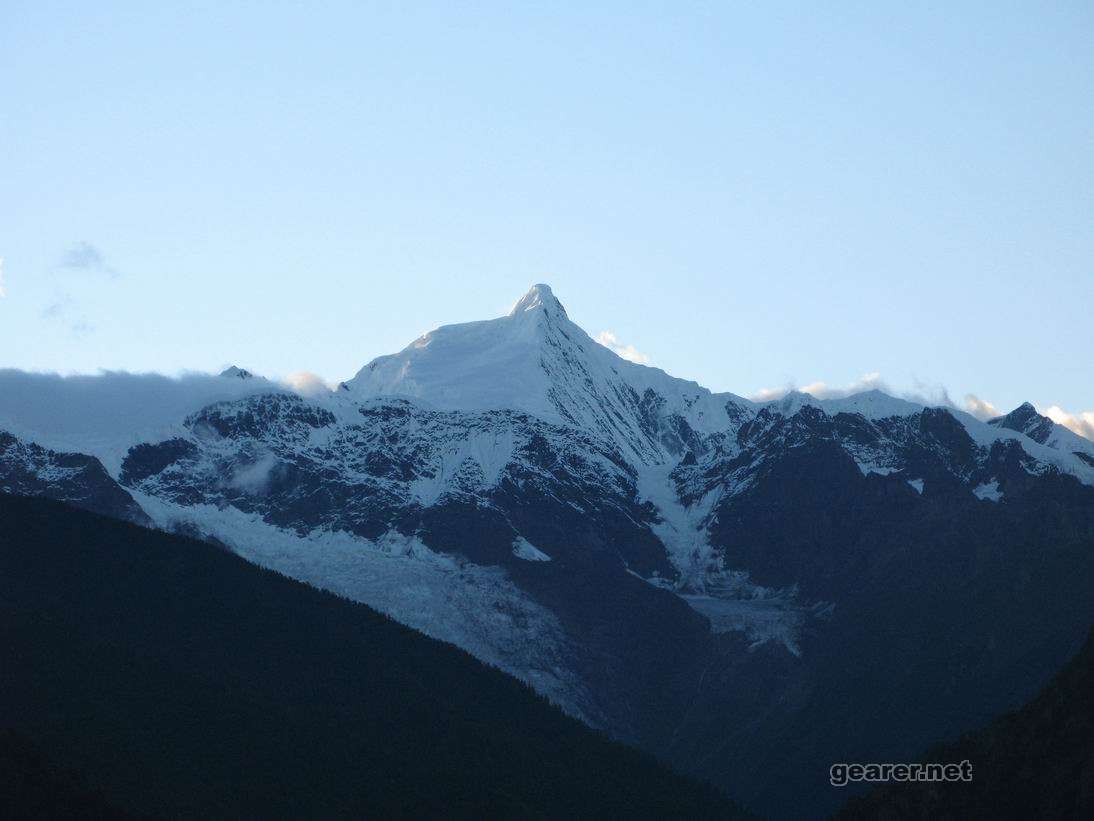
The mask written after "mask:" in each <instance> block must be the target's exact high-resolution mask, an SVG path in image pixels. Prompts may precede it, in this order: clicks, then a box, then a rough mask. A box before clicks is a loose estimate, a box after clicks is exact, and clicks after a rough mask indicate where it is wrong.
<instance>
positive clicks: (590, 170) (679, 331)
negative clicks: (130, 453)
mask: <svg viewBox="0 0 1094 821" xmlns="http://www.w3.org/2000/svg"><path fill="white" fill-rule="evenodd" d="M308 5H310V6H312V8H305V4H290V3H277V4H274V3H232V2H214V3H207V4H199V3H184V4H174V3H131V4H125V3H111V2H99V3H72V4H55V3H48V2H26V3H24V2H13V0H7V1H6V2H3V3H0V104H2V111H0V257H3V259H4V263H3V276H4V287H5V291H6V295H5V296H4V297H3V298H2V299H0V365H3V366H15V367H20V368H31V369H50V370H53V369H57V370H62V371H81V372H88V371H95V370H97V369H99V368H110V369H118V368H124V369H129V370H155V371H160V372H167V373H173V372H177V371H179V370H180V369H186V368H189V369H203V370H208V369H215V368H217V367H219V366H221V365H223V364H226V363H229V362H235V363H239V364H241V365H244V366H247V367H250V368H253V369H255V370H258V371H260V372H263V373H267V374H273V375H276V374H285V373H288V372H290V371H295V370H301V369H306V370H310V371H314V372H317V373H319V374H321V375H322V376H324V377H326V378H328V379H331V380H338V379H343V378H347V377H349V376H351V375H352V374H353V373H354V372H355V371H356V370H357V369H358V368H359V367H360V366H361V365H362V364H364V363H365V362H366V361H367V360H369V359H371V358H372V357H373V356H376V355H378V354H381V353H388V352H392V351H395V350H398V349H399V348H401V347H403V346H404V345H405V344H407V343H408V342H409V341H410V340H411V339H412V338H413V337H415V336H416V335H417V334H419V333H421V332H422V331H425V330H427V329H429V328H431V327H433V326H436V325H439V324H442V323H447V322H457V321H464V320H470V319H478V318H485V317H488V316H492V315H497V314H500V313H502V312H504V311H505V310H506V309H507V308H508V306H509V305H510V304H511V303H512V302H514V301H515V300H516V299H517V298H518V297H519V296H520V295H521V293H522V292H523V291H524V290H526V289H527V287H528V286H529V285H531V284H532V283H533V282H539V281H545V282H549V283H551V284H552V285H553V287H554V290H555V293H556V294H557V295H558V296H559V297H560V298H561V299H562V301H563V302H564V303H565V304H566V306H567V308H568V310H569V312H570V315H571V317H572V318H573V319H574V320H575V321H577V322H578V323H579V324H581V325H582V326H583V327H585V328H586V330H588V331H589V332H590V333H592V334H593V335H596V334H597V333H598V332H600V331H604V330H610V331H611V332H613V333H614V334H615V335H616V337H617V338H618V339H619V340H620V341H621V342H623V343H625V344H632V345H634V346H635V347H636V348H637V349H638V350H640V351H642V352H644V353H645V354H646V355H648V356H649V357H650V358H651V360H652V361H653V362H654V363H655V364H658V365H660V366H662V367H664V368H665V369H666V370H668V371H669V372H671V373H673V374H675V375H679V376H685V377H690V378H693V379H696V380H698V381H700V382H702V383H703V384H705V385H707V386H709V387H711V388H714V389H718V390H733V391H735V392H737V393H741V394H749V393H752V392H755V391H757V390H759V389H761V388H765V387H774V386H779V385H785V384H788V383H795V384H798V385H805V384H808V383H810V382H813V381H815V380H823V381H825V382H827V383H829V384H832V385H842V384H846V383H850V382H852V381H854V380H856V379H857V378H859V377H860V376H861V375H862V374H864V373H868V372H879V373H880V374H881V375H882V377H883V378H884V379H885V380H886V381H887V382H888V383H889V384H890V385H892V386H894V387H896V388H900V389H903V388H914V387H915V386H916V384H917V383H920V384H921V385H926V386H927V387H928V388H935V387H937V386H944V387H945V388H947V389H948V390H949V391H950V393H951V395H953V396H954V397H955V398H958V397H960V396H962V395H963V394H964V393H965V392H967V391H971V392H974V393H977V394H979V395H981V396H983V397H985V398H987V399H989V400H990V401H992V402H994V403H995V404H997V405H999V406H1000V407H1003V408H1008V409H1009V408H1010V407H1012V406H1013V405H1015V404H1017V403H1018V402H1020V401H1022V400H1024V399H1030V400H1032V401H1034V402H1036V403H1039V404H1041V405H1047V404H1059V405H1061V406H1063V407H1065V408H1067V409H1069V410H1072V411H1082V410H1090V409H1094V378H1092V376H1094V368H1092V367H1091V364H1090V363H1091V354H1092V351H1094V270H1092V268H1094V48H1092V47H1091V43H1092V42H1094V6H1091V4H1090V3H1089V2H1076V3H1047V4H1033V3H1021V4H1010V3H997V2H991V3H988V2H984V3H973V2H963V3H935V4H924V3H917V4H907V3H891V4H887V3H835V4H815V3H801V4H778V3H751V4H748V5H747V6H745V5H738V4H732V3H721V2H717V3H709V4H699V3H667V2H666V3H631V2H628V3H618V4H615V3H596V4H582V3H551V4H542V3H508V4H500V3H499V4H496V5H494V4H453V3H436V4H430V3H382V4H380V3H346V4H339V3H316V4H308ZM587 5H594V6H595V7H596V8H595V9H594V10H589V9H587V8H584V7H585V6H587ZM822 5H823V6H825V7H826V8H821V6H822Z"/></svg>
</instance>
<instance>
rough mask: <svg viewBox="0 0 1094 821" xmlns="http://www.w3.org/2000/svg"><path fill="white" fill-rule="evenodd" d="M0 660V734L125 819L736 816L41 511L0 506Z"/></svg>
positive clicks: (604, 751) (381, 625) (398, 662)
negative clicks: (1, 730)
mask: <svg viewBox="0 0 1094 821" xmlns="http://www.w3.org/2000/svg"><path fill="white" fill-rule="evenodd" d="M0 640H2V643H3V647H4V663H3V664H2V665H0V726H4V727H11V728H13V729H14V730H15V731H16V732H17V733H18V734H19V736H11V737H12V738H16V737H25V738H29V739H32V740H33V742H34V744H35V745H37V747H38V748H39V749H40V750H41V753H40V755H41V756H44V757H45V759H46V760H48V761H49V762H50V765H49V767H47V768H46V770H48V771H49V772H55V770H54V768H57V770H56V771H62V770H63V771H68V770H74V771H77V772H79V773H80V774H81V777H82V779H83V780H85V781H86V783H87V789H90V790H96V791H101V793H102V796H104V797H105V799H104V800H105V801H107V802H109V804H110V805H114V806H117V807H119V808H120V809H121V810H123V811H126V812H134V813H137V814H154V815H173V816H184V817H196V816H208V817H218V818H220V817H233V816H238V817H265V818H271V817H304V816H308V817H316V816H321V817H335V816H342V817H346V816H354V817H372V818H380V817H385V818H386V817H414V818H421V817H430V816H433V817H436V816H441V815H444V816H448V817H451V816H463V817H475V818H499V817H521V818H535V817H573V816H577V815H580V816H584V817H590V816H600V817H605V816H616V817H635V816H646V817H670V816H671V817H681V816H689V817H711V818H724V817H732V816H734V815H737V814H739V813H738V811H737V810H736V809H735V807H734V806H733V805H732V804H731V803H730V802H729V801H727V800H726V799H724V798H723V797H722V796H721V795H720V794H719V793H717V792H716V791H714V790H713V789H712V788H708V787H706V786H704V785H701V784H698V783H696V782H692V781H689V780H688V779H685V778H683V777H680V776H677V775H675V774H673V773H671V772H669V771H667V770H665V769H664V768H662V767H661V766H660V765H658V764H656V763H655V762H654V761H653V760H652V759H650V758H648V757H647V756H645V755H644V754H641V753H639V752H636V751H634V750H631V749H629V748H626V747H624V746H622V745H619V744H616V743H613V742H610V741H608V740H606V739H605V738H603V737H602V736H600V735H598V734H596V733H594V732H592V731H590V730H588V729H587V728H585V727H584V726H583V725H581V724H580V723H578V722H577V721H576V720H573V719H570V718H568V717H566V716H564V715H563V714H562V713H560V712H559V711H558V710H556V709H555V708H553V707H552V706H550V705H549V704H547V703H546V702H545V701H543V700H542V699H541V698H539V697H538V696H536V695H535V694H533V693H532V691H531V690H530V689H528V688H526V687H525V686H523V685H522V684H520V683H519V682H517V681H516V680H514V679H511V678H509V677H508V676H505V675H503V674H502V673H500V672H498V671H496V670H492V669H489V668H487V667H485V666H483V665H482V664H480V663H479V662H477V661H475V660H474V659H472V658H471V657H470V656H468V655H467V654H465V653H463V652H462V651H460V650H458V649H456V648H454V647H451V646H448V645H445V644H442V643H439V642H436V641H433V640H431V639H428V638H426V637H424V636H422V635H420V634H418V633H415V632H413V631H411V630H409V629H407V628H404V627H401V626H400V625H398V624H396V623H394V622H392V621H390V620H388V619H386V618H385V617H383V616H381V615H379V614H377V613H376V612H375V611H373V610H371V609H369V608H367V607H363V606H361V605H357V604H353V603H350V602H348V601H345V600H342V599H339V598H337V597H335V596H332V595H329V594H326V593H323V592H320V591H317V590H315V589H312V588H310V587H307V586H305V585H302V584H299V583H297V582H294V581H291V580H289V579H286V578H284V577H282V576H279V575H277V574H275V573H271V572H269V571H264V570H261V569H259V568H257V567H254V566H252V565H250V564H247V563H246V562H244V561H242V560H241V559H239V558H237V557H235V556H233V555H231V554H229V553H226V552H224V551H222V550H218V549H217V548H215V547H212V546H210V545H207V544H204V543H201V542H196V541H191V540H188V539H184V538H180V537H177V536H171V535H167V534H164V533H159V532H155V531H150V530H145V529H143V528H140V527H137V526H135V525H130V524H124V523H121V522H117V521H113V520H110V519H105V518H102V517H99V516H95V515H93V514H89V513H85V512H83V511H79V510H75V509H73V508H69V507H66V506H64V505H61V504H58V503H55V502H50V501H45V500H40V499H24V498H16V497H11V496H0ZM0 760H15V759H13V758H12V757H11V756H9V757H8V758H6V759H5V758H0ZM32 769H33V768H32ZM0 783H2V782H0ZM79 789H83V788H82V787H81V788H79ZM104 806H106V804H104Z"/></svg>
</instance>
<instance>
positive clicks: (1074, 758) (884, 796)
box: [839, 633, 1094, 821]
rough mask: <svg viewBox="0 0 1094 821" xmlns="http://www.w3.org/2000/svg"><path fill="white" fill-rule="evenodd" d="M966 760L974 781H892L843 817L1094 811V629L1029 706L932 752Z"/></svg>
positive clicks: (938, 757) (935, 757)
mask: <svg viewBox="0 0 1094 821" xmlns="http://www.w3.org/2000/svg"><path fill="white" fill-rule="evenodd" d="M966 759H968V760H969V761H970V762H971V763H972V765H973V771H972V774H973V778H972V781H971V782H956V783H938V784H926V783H924V784H920V783H916V784H892V785H888V786H885V787H882V788H880V789H877V790H875V791H874V792H872V793H870V794H868V795H866V796H862V797H858V798H855V799H852V800H851V801H849V802H848V804H847V806H846V807H845V808H844V810H843V812H841V813H840V815H839V818H840V819H845V820H846V821H860V820H861V821H865V820H866V819H965V818H1046V819H1049V818H1051V819H1057V818H1058V819H1069V818H1092V817H1094V633H1091V635H1090V637H1088V638H1087V641H1086V644H1085V645H1084V647H1083V649H1082V650H1081V651H1080V652H1079V654H1078V655H1077V656H1076V657H1075V658H1074V659H1072V661H1071V662H1070V663H1069V664H1068V665H1067V666H1066V667H1065V668H1064V670H1063V671H1062V672H1061V673H1060V674H1059V675H1058V676H1056V678H1055V679H1053V681H1052V682H1051V683H1050V684H1049V685H1048V686H1047V687H1046V688H1045V689H1044V690H1043V691H1042V692H1041V693H1040V695H1038V696H1037V697H1036V698H1035V699H1033V701H1031V702H1030V703H1029V704H1027V705H1025V706H1024V707H1022V709H1020V710H1017V711H1015V712H1013V713H1008V714H1007V715H1005V716H1003V717H1002V718H999V719H997V720H996V721H994V722H992V723H991V724H989V725H988V726H987V727H986V728H985V729H983V730H980V731H977V732H974V733H969V734H968V735H966V736H964V737H962V738H961V739H960V740H959V741H957V742H954V743H950V744H942V745H940V746H938V747H935V748H934V749H933V750H931V752H930V753H928V755H927V756H926V758H925V760H926V761H936V762H943V763H945V762H958V763H959V762H961V761H964V760H966Z"/></svg>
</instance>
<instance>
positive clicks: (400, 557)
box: [0, 285, 1094, 817]
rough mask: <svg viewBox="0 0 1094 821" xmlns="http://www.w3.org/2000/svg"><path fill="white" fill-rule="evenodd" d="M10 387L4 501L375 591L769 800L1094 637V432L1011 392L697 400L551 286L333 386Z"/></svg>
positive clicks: (398, 609) (897, 754)
mask: <svg viewBox="0 0 1094 821" xmlns="http://www.w3.org/2000/svg"><path fill="white" fill-rule="evenodd" d="M20 380H22V381H20ZM12 384H15V385H17V386H21V387H20V389H19V390H10V391H9V394H10V395H9V396H8V397H6V398H5V397H4V396H0V429H2V430H6V431H7V434H5V435H4V436H3V438H0V490H4V491H7V492H12V493H22V494H29V495H42V496H48V497H50V498H54V499H59V500H64V501H68V502H70V503H72V504H74V505H78V506H81V507H84V508H86V509H88V510H93V511H97V512H103V513H106V514H108V515H112V516H115V517H118V518H123V519H127V520H129V521H132V522H138V523H148V522H151V523H152V524H154V526H156V527H158V528H160V529H164V530H168V531H175V532H180V533H184V534H188V535H191V536H195V537H198V538H202V539H205V540H207V541H211V542H213V543H216V544H219V545H223V546H225V547H227V548H228V549H230V550H232V551H233V552H235V553H237V554H239V555H240V556H242V557H244V558H246V559H248V560H250V561H252V562H254V563H256V564H259V565H262V566H265V567H269V568H273V569H276V570H279V571H280V572H282V573H285V574H287V575H289V576H292V577H294V578H297V579H300V580H303V581H307V582H309V583H311V584H314V585H316V586H318V587H322V588H325V589H328V590H331V591H333V592H335V593H338V594H340V595H343V596H346V597H347V598H350V599H353V600H356V601H359V602H364V603H367V604H369V605H371V606H373V607H376V608H377V609H379V610H381V611H382V612H384V613H387V614H388V615H390V616H392V617H393V618H395V619H397V620H398V621H401V622H403V623H404V624H407V625H410V626H412V627H415V628H417V629H419V630H421V631H423V632H425V633H426V634H428V635H430V636H433V637H435V638H440V639H443V640H445V641H449V642H452V643H454V644H457V645H458V646H460V647H463V648H465V649H466V650H468V651H469V652H471V653H472V654H474V655H475V656H477V657H478V658H480V659H482V660H484V661H487V662H489V663H491V664H494V665H496V666H498V667H499V668H501V669H502V670H504V671H506V672H508V673H510V674H512V675H514V676H516V677H518V678H520V679H521V680H523V681H525V682H527V683H529V684H531V685H532V686H533V687H534V688H535V689H536V690H538V691H539V692H540V693H542V694H544V695H546V696H547V697H549V698H550V699H551V700H553V701H554V702H556V703H557V704H558V705H560V706H561V707H562V708H563V709H565V710H566V711H567V712H569V713H571V714H572V715H574V716H576V717H579V718H581V719H582V720H584V721H585V722H587V723H589V724H590V725H592V726H594V727H598V728H601V729H603V730H605V731H607V732H609V733H610V734H612V735H613V736H615V737H616V738H619V739H622V740H625V741H628V742H631V743H634V744H637V745H639V746H641V747H643V748H645V749H647V750H649V751H651V752H653V753H654V754H656V755H658V756H660V757H662V758H663V759H665V760H666V761H669V762H671V763H673V764H674V765H675V766H677V767H679V768H681V769H684V770H686V771H688V772H691V773H694V774H696V775H699V776H701V777H704V778H708V779H710V780H712V781H714V782H715V783H718V784H720V785H722V786H724V787H726V788H727V789H728V790H729V791H730V792H731V794H733V795H734V796H736V797H739V798H740V799H741V800H742V801H744V802H745V803H746V804H748V805H749V806H751V807H753V808H755V809H757V810H760V811H762V812H764V813H771V814H775V815H783V816H787V817H800V816H801V815H802V814H803V813H804V814H806V815H809V814H818V815H820V814H824V813H825V812H828V811H830V810H834V809H835V808H836V807H837V806H838V804H839V802H840V801H841V800H843V798H844V797H845V794H844V793H843V792H839V791H837V790H835V789H834V788H832V787H831V786H830V785H829V784H828V779H827V773H828V765H829V764H830V763H831V762H833V761H844V760H847V761H852V760H890V759H891V760H906V759H907V757H908V756H910V755H913V754H916V753H918V752H919V751H921V750H922V749H925V748H926V747H927V746H928V745H929V744H930V743H932V742H934V741H936V740H937V739H940V738H945V737H949V736H952V735H954V734H956V733H960V732H962V731H964V730H968V729H970V728H972V727H975V726H979V725H982V724H983V723H984V722H985V721H986V720H987V719H989V718H991V717H992V716H994V715H996V714H998V713H999V712H1001V711H1003V710H1005V709H1008V708H1012V707H1015V706H1017V705H1018V704H1020V703H1021V702H1022V701H1024V700H1025V699H1027V698H1029V697H1030V696H1031V695H1032V694H1033V693H1034V692H1036V690H1037V688H1039V687H1040V686H1042V685H1043V684H1044V683H1045V682H1046V681H1047V680H1048V678H1049V677H1050V676H1051V674H1052V673H1053V672H1054V671H1055V670H1057V669H1058V668H1059V667H1060V666H1061V665H1062V664H1063V663H1064V662H1065V660H1066V659H1067V658H1069V657H1070V655H1072V654H1073V653H1074V652H1075V651H1076V649H1077V648H1078V646H1079V644H1080V643H1081V641H1082V638H1083V635H1084V634H1085V631H1086V629H1087V628H1088V626H1089V625H1090V624H1092V623H1094V487H1092V485H1094V443H1091V442H1089V441H1087V440H1085V439H1083V438H1081V437H1079V436H1077V435H1075V434H1073V433H1072V432H1071V431H1069V430H1067V429H1066V428H1063V427H1061V426H1058V425H1056V424H1054V423H1053V422H1052V421H1051V420H1049V419H1047V418H1045V417H1043V416H1041V415H1039V414H1037V412H1036V410H1035V409H1033V408H1032V406H1029V405H1023V406H1022V407H1020V408H1018V409H1016V410H1015V411H1014V412H1012V413H1010V414H1007V415H1006V416H1004V417H1001V418H999V419H995V420H991V421H990V422H987V423H985V422H981V421H979V420H977V419H974V418H973V417H971V416H969V415H967V414H964V413H962V412H959V411H956V410H954V409H951V408H944V407H925V406H922V405H919V404H915V403H912V402H908V401H905V400H902V399H898V398H894V397H891V396H888V395H886V394H885V393H882V392H880V391H869V392H866V393H862V394H858V395H855V396H850V397H847V398H843V399H832V400H818V399H815V398H814V397H812V396H809V395H808V394H802V393H790V394H788V395H786V396H785V397H783V398H781V399H779V400H777V401H772V402H764V403H760V402H754V401H750V400H748V399H745V398H742V397H739V396H735V395H733V394H714V393H711V392H710V391H708V390H706V389H704V388H702V387H700V386H699V385H697V384H695V383H693V382H688V381H685V380H681V379H676V378H674V377H671V376H669V375H668V374H666V373H664V372H663V371H661V370H658V369H656V368H650V367H646V366H642V365H637V364H634V363H631V362H628V361H625V360H623V359H621V358H619V357H618V356H616V355H615V354H614V353H612V352H611V351H610V350H608V349H607V348H605V347H603V346H601V345H599V344H598V343H596V342H595V341H594V340H592V339H591V338H590V337H589V336H588V335H587V334H585V332H584V331H582V330H581V329H580V328H579V327H578V326H576V325H575V324H573V323H572V322H571V321H570V320H569V318H568V316H567V314H566V311H565V309H564V308H563V307H562V305H561V303H560V302H559V301H558V299H557V298H556V297H555V296H554V294H553V293H552V292H551V290H550V288H548V287H547V286H544V285H537V286H534V287H533V288H532V289H531V290H530V291H529V292H528V293H527V294H526V295H525V296H524V297H523V298H522V299H521V300H520V301H519V302H518V303H517V304H516V306H515V307H514V308H513V310H512V311H511V312H510V313H509V314H508V315H507V316H504V317H500V318H497V319H492V320H487V321H483V322H475V323H468V324H464V325H452V326H446V327H443V328H439V329H438V330H436V331H433V332H431V333H429V334H426V335H424V336H423V337H421V338H420V339H418V340H415V341H414V342H413V343H411V344H410V345H409V346H408V347H407V348H405V349H404V350H403V351H401V352H399V353H397V354H394V355H392V356H385V357H380V358H378V359H376V360H373V361H372V362H370V363H369V364H367V365H366V366H365V367H363V368H362V369H361V371H360V372H359V373H358V374H357V375H356V376H355V377H354V378H353V379H351V380H349V381H347V382H345V383H342V384H341V385H339V386H338V389H337V390H335V391H334V392H333V393H331V394H329V395H321V396H300V395H297V394H294V393H292V392H290V391H288V390H286V389H284V388H283V387H280V386H278V385H275V384H273V383H270V382H267V381H266V380H264V379H262V378H261V377H256V376H253V375H252V374H250V373H248V372H247V371H244V370H242V369H239V368H232V369H229V370H228V371H226V372H225V374H223V375H222V376H220V377H209V378H206V379H191V380H190V381H189V382H184V383H180V384H172V385H166V384H161V383H160V382H147V381H146V382H142V381H140V378H139V377H131V378H119V377H109V378H108V377H104V378H102V380H101V381H100V382H98V383H96V382H94V381H93V379H91V378H85V379H84V381H83V382H81V383H80V392H79V393H78V394H73V395H74V396H78V397H80V401H79V402H66V401H63V399H61V400H59V399H58V398H59V397H64V396H67V394H64V392H63V390H62V387H59V386H60V385H61V383H60V381H59V380H53V381H50V380H48V379H42V378H32V377H31V376H29V375H28V376H26V377H25V378H23V377H20V379H14V380H13V381H12ZM122 420H124V423H123V421H122Z"/></svg>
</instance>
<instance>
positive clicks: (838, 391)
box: [749, 372, 890, 402]
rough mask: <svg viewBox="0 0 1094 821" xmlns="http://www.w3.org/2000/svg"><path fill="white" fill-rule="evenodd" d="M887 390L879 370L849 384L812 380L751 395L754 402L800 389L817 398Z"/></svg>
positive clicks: (774, 397) (843, 397) (761, 390)
mask: <svg viewBox="0 0 1094 821" xmlns="http://www.w3.org/2000/svg"><path fill="white" fill-rule="evenodd" d="M874 390H878V391H885V392H886V393H889V392H890V391H889V387H888V385H886V384H885V380H883V379H882V378H881V374H880V373H877V372H873V373H868V374H864V375H863V376H862V377H861V378H860V379H857V380H855V381H854V382H852V383H850V384H849V385H843V386H842V387H837V386H834V385H829V384H828V383H826V382H820V381H816V382H810V383H809V384H808V385H805V386H804V387H801V388H799V387H796V386H795V385H794V384H793V383H790V384H788V385H786V386H784V387H781V388H761V389H760V390H758V391H756V392H755V393H754V394H752V395H751V396H749V399H751V400H752V401H754V402H770V401H772V400H775V399H782V398H783V397H784V396H786V395H787V394H788V393H790V392H791V391H800V392H801V393H807V394H809V395H810V396H812V397H814V398H815V399H845V398H847V397H848V396H854V395H855V394H856V393H865V392H866V391H874Z"/></svg>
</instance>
